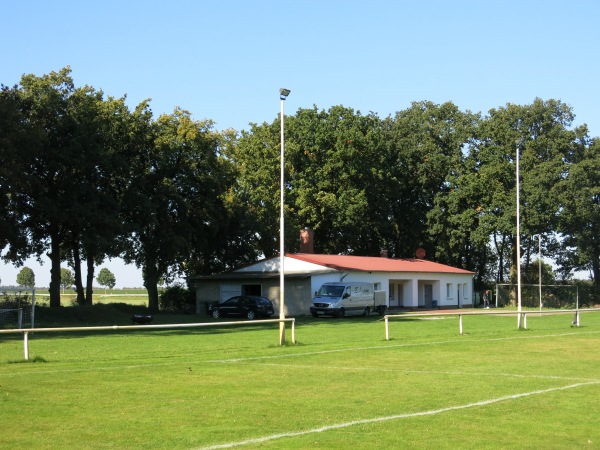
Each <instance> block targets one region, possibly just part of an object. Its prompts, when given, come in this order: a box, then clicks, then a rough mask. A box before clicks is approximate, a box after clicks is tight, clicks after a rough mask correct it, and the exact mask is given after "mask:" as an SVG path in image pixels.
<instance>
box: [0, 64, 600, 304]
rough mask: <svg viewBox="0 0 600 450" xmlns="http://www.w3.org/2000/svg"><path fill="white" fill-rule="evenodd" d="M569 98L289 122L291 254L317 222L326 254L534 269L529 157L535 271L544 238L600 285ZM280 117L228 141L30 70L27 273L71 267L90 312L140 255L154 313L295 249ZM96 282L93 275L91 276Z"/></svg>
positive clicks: (21, 90)
mask: <svg viewBox="0 0 600 450" xmlns="http://www.w3.org/2000/svg"><path fill="white" fill-rule="evenodd" d="M573 119H574V112H573V110H572V108H571V107H570V106H569V105H568V104H565V103H563V102H561V101H558V100H553V99H549V100H543V99H537V98H536V99H534V101H533V102H532V103H531V104H529V105H514V104H506V105H504V106H500V107H497V108H493V109H491V110H490V111H489V112H488V113H487V114H485V115H483V114H481V113H472V112H469V111H461V110H460V109H459V107H458V106H457V105H455V104H453V103H451V102H447V103H444V104H435V103H432V102H429V101H420V102H414V103H412V105H411V106H410V107H409V108H407V109H404V110H400V111H398V112H396V113H395V114H394V115H391V116H388V117H385V118H381V117H379V116H378V115H377V114H376V113H373V112H370V113H368V114H366V115H364V114H361V112H360V111H356V110H354V109H352V108H349V107H346V106H343V105H336V106H332V107H330V108H329V109H327V110H324V109H319V108H318V107H317V106H316V105H315V106H313V107H312V108H300V109H298V111H296V113H295V114H292V115H288V116H286V117H285V118H284V120H285V129H286V135H285V139H286V146H285V151H286V155H285V158H286V159H285V187H284V188H285V199H286V200H285V220H286V237H285V248H286V251H296V250H297V249H298V243H299V242H298V230H300V229H302V228H304V227H307V226H308V227H311V228H313V230H314V232H315V251H317V252H319V253H335V254H355V255H378V254H380V252H381V251H382V250H385V251H387V252H388V254H389V255H390V256H392V257H397V258H405V257H414V256H415V250H416V249H417V248H423V249H425V251H426V255H427V258H430V259H433V260H435V261H438V262H442V263H446V264H451V265H455V266H460V267H463V268H465V269H469V270H473V271H475V272H476V273H477V284H478V286H484V285H485V284H486V283H487V284H490V283H493V282H497V281H498V282H505V281H507V280H508V279H509V278H510V274H511V268H512V267H513V266H514V265H515V264H516V260H515V257H516V248H515V245H516V220H515V214H516V204H515V197H516V195H515V194H516V191H515V189H516V175H515V169H516V155H517V153H516V152H517V151H518V152H519V156H520V161H521V167H520V172H521V180H520V181H521V189H522V190H521V202H522V204H521V211H522V217H521V223H522V227H521V243H522V247H523V248H522V249H521V250H522V252H521V254H522V255H524V256H523V260H522V261H521V262H522V264H523V265H524V266H525V267H529V266H530V265H531V264H534V262H535V261H533V259H534V256H535V255H536V251H535V250H536V248H537V245H538V244H537V243H538V242H539V236H541V237H542V239H541V240H542V246H543V251H544V255H545V256H546V257H549V258H551V259H552V260H553V261H554V262H555V263H556V264H557V266H558V267H557V269H556V274H557V275H558V276H559V277H560V279H562V280H566V279H569V277H571V276H572V274H573V272H574V271H576V270H579V271H580V270H585V271H589V273H590V275H591V278H592V280H593V281H594V283H596V285H597V283H598V279H599V277H600V241H599V240H598V239H597V237H596V233H595V231H594V230H596V229H597V228H598V226H599V225H600V201H599V200H598V199H599V198H600V194H599V192H598V186H599V184H600V180H598V174H599V173H600V147H599V144H598V139H597V138H591V137H590V136H589V135H588V130H587V128H586V127H585V125H584V126H581V127H578V128H573V127H572V123H573ZM279 127H280V118H279V117H275V118H274V119H273V121H272V122H270V123H267V122H265V123H263V124H251V126H250V129H249V130H247V131H241V133H240V132H237V131H236V130H224V131H216V130H215V129H214V124H213V123H212V121H211V120H209V119H205V120H195V119H194V118H193V116H192V114H191V113H190V112H188V111H186V110H184V109H181V108H175V109H174V110H173V112H172V113H171V114H163V115H160V116H159V117H157V118H155V117H154V116H153V114H152V111H151V109H150V103H149V101H144V102H141V103H140V104H139V105H137V106H135V107H134V108H132V109H130V108H129V107H128V106H127V104H126V98H125V97H122V98H113V97H105V95H104V93H103V92H102V91H98V90H96V89H94V88H93V87H90V86H83V87H76V86H75V85H74V83H73V80H72V79H71V76H70V68H68V67H66V68H63V69H61V70H60V71H58V72H51V73H50V74H47V75H43V76H36V75H32V74H30V75H24V76H23V77H22V79H21V83H20V85H18V86H14V87H12V88H9V87H6V86H2V89H1V90H0V158H1V159H2V161H3V164H2V165H1V166H0V213H1V214H0V246H1V247H2V248H3V249H4V252H3V258H4V259H5V260H6V261H11V262H13V263H14V264H17V265H20V264H23V262H24V261H25V259H26V258H28V257H30V256H35V257H38V258H39V257H41V256H42V255H44V254H46V255H48V256H49V257H50V260H51V269H50V272H51V282H50V289H49V291H50V304H51V306H58V305H59V304H60V290H59V288H60V286H61V263H62V262H67V263H68V264H69V266H70V267H71V268H72V269H73V273H74V282H73V284H74V285H75V290H76V292H77V301H78V302H79V303H81V304H84V303H88V304H90V303H91V302H92V282H93V279H94V271H95V268H96V266H97V265H98V264H101V262H102V261H103V260H104V259H105V258H107V257H108V258H112V257H122V258H124V259H125V261H126V262H129V263H134V264H136V265H137V266H138V267H140V268H141V269H142V272H143V279H144V285H145V287H146V289H147V290H148V293H149V299H150V305H149V306H150V309H151V310H156V309H158V307H159V303H158V301H159V299H158V285H159V283H161V282H162V280H165V281H167V282H169V280H172V279H173V278H174V277H175V276H180V275H183V276H189V275H200V274H211V273H215V272H219V271H223V270H228V269H231V268H234V267H236V266H238V265H240V264H246V263H249V262H252V261H254V260H255V259H256V258H259V257H261V256H264V257H271V256H275V255H277V254H278V251H279V250H278V248H279V242H278V239H279V236H278V234H279V182H280V180H279V176H280V175H279V157H280V134H279V133H280V128H279ZM83 265H85V266H86V268H87V279H86V280H85V283H84V280H83V279H82V272H83V271H82V267H83Z"/></svg>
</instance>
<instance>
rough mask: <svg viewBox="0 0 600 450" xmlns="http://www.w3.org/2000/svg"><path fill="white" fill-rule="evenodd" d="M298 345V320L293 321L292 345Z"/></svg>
mask: <svg viewBox="0 0 600 450" xmlns="http://www.w3.org/2000/svg"><path fill="white" fill-rule="evenodd" d="M295 343H296V319H292V344H295Z"/></svg>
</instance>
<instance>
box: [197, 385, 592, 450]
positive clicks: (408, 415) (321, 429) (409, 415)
mask: <svg viewBox="0 0 600 450" xmlns="http://www.w3.org/2000/svg"><path fill="white" fill-rule="evenodd" d="M596 384H600V382H599V381H595V382H590V383H577V384H571V385H568V386H561V387H557V388H551V389H543V390H539V391H531V392H523V393H522V394H513V395H507V396H504V397H498V398H492V399H489V400H482V401H480V402H475V403H467V404H466V405H457V406H449V407H447V408H441V409H433V410H429V411H419V412H414V413H406V414H396V415H393V416H384V417H375V418H372V419H362V420H353V421H351V422H343V423H337V424H332V425H326V426H324V427H319V428H312V429H309V430H304V431H290V432H287V433H278V434H271V435H269V436H263V437H259V438H254V439H247V440H245V441H238V442H227V443H224V444H217V445H211V446H209V447H202V448H201V449H200V450H215V449H220V448H232V447H239V446H242V445H253V444H260V443H262V442H267V441H273V440H275V439H282V438H286V437H296V436H305V435H307V434H313V433H323V432H325V431H331V430H339V429H340V428H348V427H352V426H355V425H364V424H368V423H378V422H386V421H390V420H398V419H410V418H412V417H422V416H433V415H436V414H442V413H445V412H449V411H459V410H461V409H468V408H476V407H478V406H487V405H492V404H494V403H500V402H504V401H507V400H515V399H519V398H523V397H529V396H532V395H541V394H548V393H550V392H557V391H564V390H567V389H575V388H578V387H582V386H590V385H596Z"/></svg>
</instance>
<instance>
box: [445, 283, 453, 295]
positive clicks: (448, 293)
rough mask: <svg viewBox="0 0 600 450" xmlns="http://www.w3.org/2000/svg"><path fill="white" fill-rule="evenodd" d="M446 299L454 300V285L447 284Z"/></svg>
mask: <svg viewBox="0 0 600 450" xmlns="http://www.w3.org/2000/svg"><path fill="white" fill-rule="evenodd" d="M446 297H447V298H452V283H447V284H446Z"/></svg>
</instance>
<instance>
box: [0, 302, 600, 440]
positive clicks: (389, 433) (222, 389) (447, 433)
mask: <svg viewBox="0 0 600 450" xmlns="http://www.w3.org/2000/svg"><path fill="white" fill-rule="evenodd" d="M107 308H108V307H107ZM115 314H116V313H115ZM116 315H118V314H116ZM126 316H127V314H126V313H125V312H123V317H122V318H119V319H118V320H126ZM113 319H114V320H113V322H115V321H116V320H117V319H116V318H113ZM571 319H572V317H570V316H566V315H557V316H544V317H534V316H530V317H528V330H521V331H519V330H517V329H516V318H515V317H500V316H486V317H472V316H471V317H468V318H465V319H464V329H465V334H464V335H462V336H461V335H459V334H458V326H457V317H456V316H455V315H452V314H451V315H448V316H447V317H444V318H441V319H435V320H431V319H430V320H423V319H413V318H411V319H404V320H402V321H391V322H390V335H391V336H392V339H391V340H390V341H386V340H385V332H384V325H383V321H382V319H381V318H380V317H379V316H371V317H368V318H346V319H343V320H339V319H326V318H322V319H311V318H299V319H298V321H297V325H296V337H297V340H298V343H297V345H286V346H284V347H279V346H278V345H277V343H278V328H277V327H278V326H277V324H262V325H261V324H256V325H252V326H247V327H235V328H232V327H227V326H219V327H216V328H190V329H176V330H144V329H140V330H134V331H106V332H94V333H92V332H85V333H82V332H77V333H67V332H63V333H59V334H57V333H54V334H52V333H42V332H39V333H35V334H34V335H33V336H31V337H30V341H29V351H30V358H31V359H32V362H28V363H25V362H22V360H23V341H22V337H21V336H20V335H0V418H1V419H2V423H3V432H2V433H0V447H2V448H11V449H20V448H23V449H25V448H27V449H29V448H48V449H52V448H56V449H62V448H89V449H103V448H133V449H135V448H157V449H160V448H164V449H201V448H211V447H212V448H229V447H241V448H277V449H305V448H353V449H390V448H414V449H423V448H431V449H433V448H435V449H440V448H441V449H456V448H461V449H469V448H473V449H481V448H484V449H486V448H490V449H495V448H498V449H500V448H532V449H539V448H552V449H572V448H600V427H599V426H598V424H597V418H598V417H599V416H600V405H598V402H597V398H598V397H599V396H600V358H599V357H598V355H599V350H600V314H599V313H587V314H583V315H582V326H581V327H579V328H577V327H573V326H572V325H571ZM53 320H57V319H56V318H55V319H53ZM108 320H109V319H108V317H105V318H104V319H103V320H102V322H105V321H108ZM184 320H185V321H187V322H209V321H213V319H209V318H207V317H199V316H157V317H156V321H157V322H156V323H167V322H170V321H171V322H173V323H178V322H181V321H184ZM84 322H85V321H84ZM115 323H116V322H115ZM69 324H72V323H69ZM103 324H104V323H103ZM107 324H110V323H107ZM288 336H289V334H288Z"/></svg>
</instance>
